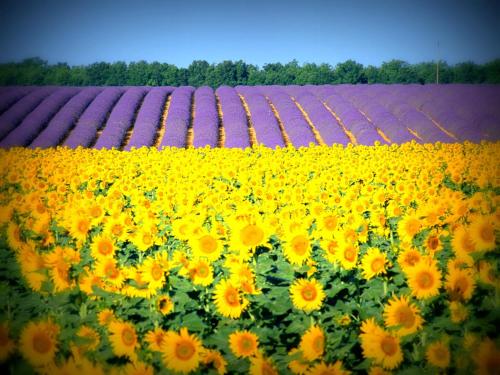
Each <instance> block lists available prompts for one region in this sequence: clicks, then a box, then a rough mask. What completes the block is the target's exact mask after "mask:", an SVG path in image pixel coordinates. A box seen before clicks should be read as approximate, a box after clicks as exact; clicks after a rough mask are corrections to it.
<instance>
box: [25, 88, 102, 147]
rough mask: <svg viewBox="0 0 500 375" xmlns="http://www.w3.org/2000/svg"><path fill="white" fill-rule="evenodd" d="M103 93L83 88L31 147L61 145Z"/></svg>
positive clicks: (58, 113)
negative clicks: (86, 110) (96, 98)
mask: <svg viewBox="0 0 500 375" xmlns="http://www.w3.org/2000/svg"><path fill="white" fill-rule="evenodd" d="M101 91H102V89H101V88H97V87H89V88H83V89H82V90H81V91H80V92H79V93H78V94H77V95H75V96H74V97H73V98H71V99H70V100H69V101H68V102H67V103H66V104H65V105H64V106H63V107H62V108H61V110H60V111H59V112H57V114H56V115H55V116H54V118H53V119H52V120H50V122H49V124H48V125H47V127H46V128H45V129H44V130H43V131H42V132H41V133H40V134H39V135H38V136H37V137H36V138H35V139H34V141H33V142H31V144H30V147H31V148H36V147H42V148H47V147H55V146H57V145H59V144H60V143H61V142H62V140H63V139H64V136H65V135H66V134H68V132H69V131H70V130H71V128H72V127H73V126H74V125H75V123H76V122H77V119H78V117H80V115H81V114H82V113H83V111H84V110H85V108H87V107H88V106H89V104H90V103H92V100H94V99H95V97H96V96H97V95H98V94H99V93H100V92H101Z"/></svg>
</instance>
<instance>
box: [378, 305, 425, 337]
mask: <svg viewBox="0 0 500 375" xmlns="http://www.w3.org/2000/svg"><path fill="white" fill-rule="evenodd" d="M384 321H385V325H386V326H387V327H395V328H396V329H397V331H396V332H397V334H398V335H399V336H405V335H409V334H412V333H415V332H417V331H418V330H419V329H420V328H421V327H422V323H423V319H422V317H421V316H420V310H419V308H418V307H417V306H415V305H414V304H412V303H411V302H410V300H409V299H408V298H407V297H405V296H401V297H397V296H393V298H391V299H390V300H389V302H388V303H387V305H386V306H385V309H384Z"/></svg>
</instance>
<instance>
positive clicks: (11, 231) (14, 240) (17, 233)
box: [7, 221, 25, 250]
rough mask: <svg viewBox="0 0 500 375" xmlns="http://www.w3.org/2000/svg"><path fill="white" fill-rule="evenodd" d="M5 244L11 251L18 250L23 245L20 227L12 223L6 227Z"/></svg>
mask: <svg viewBox="0 0 500 375" xmlns="http://www.w3.org/2000/svg"><path fill="white" fill-rule="evenodd" d="M7 242H8V244H9V245H10V247H11V248H12V249H13V250H19V249H20V248H21V247H22V246H23V245H24V243H25V242H24V241H23V239H22V236H21V227H20V226H19V225H18V224H16V223H14V222H13V221H11V222H9V225H8V226H7Z"/></svg>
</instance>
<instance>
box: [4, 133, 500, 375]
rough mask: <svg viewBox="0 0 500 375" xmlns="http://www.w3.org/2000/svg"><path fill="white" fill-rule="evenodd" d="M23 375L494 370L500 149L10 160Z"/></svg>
mask: <svg viewBox="0 0 500 375" xmlns="http://www.w3.org/2000/svg"><path fill="white" fill-rule="evenodd" d="M0 166H1V168H0V301H1V302H0V363H1V365H2V368H3V369H5V370H6V371H7V372H10V373H14V374H18V373H19V374H24V373H26V374H29V373H40V374H47V375H49V374H50V375H52V374H76V373H79V374H94V375H98V374H107V373H109V374H116V375H118V374H124V375H130V374H135V375H138V374H157V373H158V374H175V373H198V374H225V373H227V374H240V373H241V374H248V373H250V374H349V373H369V374H372V375H373V374H387V373H398V374H424V373H431V374H433V373H446V372H449V373H462V374H470V373H479V374H495V373H496V374H498V371H499V370H498V369H499V368H500V345H499V339H498V331H497V330H498V327H499V326H500V308H499V303H500V275H499V257H498V251H499V246H498V244H499V239H498V235H499V234H498V231H499V225H500V214H499V211H498V209H497V207H498V205H499V203H500V197H499V193H500V143H499V142H482V143H470V142H468V141H465V142H462V143H440V142H436V143H432V144H431V143H421V144H419V143H416V142H414V141H412V142H408V143H404V144H401V145H396V144H392V145H385V144H380V143H377V144H376V145H375V146H363V145H357V146H353V145H348V146H342V145H334V146H316V145H311V146H310V147H299V148H294V147H291V146H290V147H277V148H276V149H271V148H266V147H262V146H256V147H247V148H245V149H230V148H210V147H205V148H196V149H195V148H187V149H182V148H173V147H165V148H163V149H162V150H158V149H156V148H154V147H141V148H132V149H131V151H130V152H122V151H119V150H115V149H101V150H97V149H86V148H82V147H78V148H76V149H69V148H66V147H57V148H48V149H28V148H19V147H13V148H10V149H8V150H6V149H0Z"/></svg>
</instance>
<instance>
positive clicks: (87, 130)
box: [63, 87, 124, 148]
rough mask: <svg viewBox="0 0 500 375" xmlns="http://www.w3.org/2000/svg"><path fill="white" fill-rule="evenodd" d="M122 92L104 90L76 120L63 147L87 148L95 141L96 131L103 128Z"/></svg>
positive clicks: (116, 88) (110, 89) (113, 89)
mask: <svg viewBox="0 0 500 375" xmlns="http://www.w3.org/2000/svg"><path fill="white" fill-rule="evenodd" d="M123 92H124V90H123V89H122V88H119V87H110V88H107V89H104V90H103V91H102V92H101V93H100V94H99V95H97V97H96V98H95V99H94V100H93V101H92V103H91V104H90V105H89V106H88V107H87V109H86V110H85V111H84V112H83V114H82V115H81V116H80V118H79V119H78V122H77V124H76V126H75V127H74V128H73V130H72V131H71V133H69V136H68V138H67V139H66V141H64V143H63V145H64V146H67V147H70V148H76V147H78V146H82V147H89V146H90V145H91V144H92V142H93V141H94V139H95V136H96V133H97V131H98V130H99V129H100V128H101V127H102V126H103V124H104V122H105V121H106V117H107V115H108V113H109V112H110V111H111V109H112V108H113V106H114V105H115V103H116V102H117V101H118V99H119V98H120V97H121V96H122V94H123Z"/></svg>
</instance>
